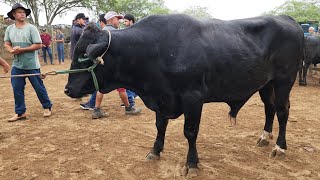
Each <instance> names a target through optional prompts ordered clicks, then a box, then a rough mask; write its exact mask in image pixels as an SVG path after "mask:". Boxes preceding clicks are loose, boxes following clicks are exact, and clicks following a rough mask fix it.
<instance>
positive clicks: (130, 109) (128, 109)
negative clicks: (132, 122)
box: [125, 106, 142, 115]
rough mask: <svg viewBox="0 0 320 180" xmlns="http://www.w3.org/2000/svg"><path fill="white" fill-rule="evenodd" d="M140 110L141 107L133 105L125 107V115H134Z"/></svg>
mask: <svg viewBox="0 0 320 180" xmlns="http://www.w3.org/2000/svg"><path fill="white" fill-rule="evenodd" d="M141 111H142V109H141V108H135V107H134V106H129V107H126V110H125V113H126V115H136V114H139V113H140V112H141Z"/></svg>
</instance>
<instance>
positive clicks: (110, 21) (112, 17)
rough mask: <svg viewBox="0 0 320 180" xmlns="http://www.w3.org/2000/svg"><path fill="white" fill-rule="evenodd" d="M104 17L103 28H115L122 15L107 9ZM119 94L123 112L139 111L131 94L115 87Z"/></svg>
mask: <svg viewBox="0 0 320 180" xmlns="http://www.w3.org/2000/svg"><path fill="white" fill-rule="evenodd" d="M104 18H105V19H106V21H107V25H106V27H104V28H103V30H109V31H111V30H117V29H119V27H120V21H119V19H123V16H122V15H119V14H117V13H116V12H114V11H109V12H108V13H107V14H106V15H105V16H104ZM117 91H118V93H119V96H120V98H121V100H122V102H123V104H124V106H125V114H127V115H135V114H139V113H140V112H141V110H142V109H141V108H136V107H135V102H134V97H133V95H132V94H127V92H126V89H124V88H119V89H117Z"/></svg>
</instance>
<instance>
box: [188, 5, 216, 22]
mask: <svg viewBox="0 0 320 180" xmlns="http://www.w3.org/2000/svg"><path fill="white" fill-rule="evenodd" d="M182 13H184V14H188V15H190V16H193V17H195V18H198V19H209V18H212V16H211V15H210V14H209V12H208V8H206V7H201V6H192V7H190V8H188V9H186V10H184V11H183V12H182Z"/></svg>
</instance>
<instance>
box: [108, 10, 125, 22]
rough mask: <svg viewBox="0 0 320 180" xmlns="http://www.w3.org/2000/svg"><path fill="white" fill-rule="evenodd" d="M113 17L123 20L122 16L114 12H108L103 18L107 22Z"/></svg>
mask: <svg viewBox="0 0 320 180" xmlns="http://www.w3.org/2000/svg"><path fill="white" fill-rule="evenodd" d="M113 17H117V18H118V19H123V16H122V15H120V14H118V13H116V12H114V11H109V12H108V13H107V14H106V15H105V16H104V18H105V19H106V20H109V19H111V18H113Z"/></svg>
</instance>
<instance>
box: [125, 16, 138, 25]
mask: <svg viewBox="0 0 320 180" xmlns="http://www.w3.org/2000/svg"><path fill="white" fill-rule="evenodd" d="M123 20H124V21H123V24H124V26H125V27H130V26H131V25H133V24H134V23H135V22H136V21H135V18H134V16H133V15H132V14H126V15H125V16H124V17H123Z"/></svg>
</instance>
